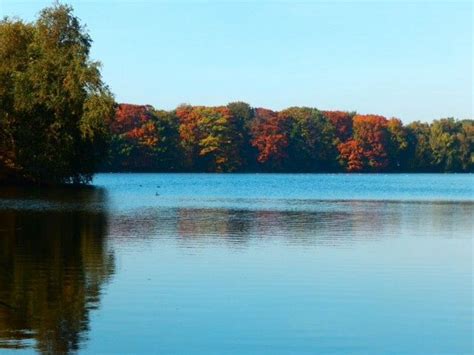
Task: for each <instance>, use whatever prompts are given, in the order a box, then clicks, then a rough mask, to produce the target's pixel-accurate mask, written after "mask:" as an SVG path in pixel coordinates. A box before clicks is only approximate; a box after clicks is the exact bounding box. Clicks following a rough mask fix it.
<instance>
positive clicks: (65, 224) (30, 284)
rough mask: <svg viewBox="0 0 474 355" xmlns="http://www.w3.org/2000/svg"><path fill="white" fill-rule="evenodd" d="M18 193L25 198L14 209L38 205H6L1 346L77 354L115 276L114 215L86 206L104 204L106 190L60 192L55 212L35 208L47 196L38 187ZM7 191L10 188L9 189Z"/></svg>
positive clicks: (0, 218) (0, 228)
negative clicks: (110, 237)
mask: <svg viewBox="0 0 474 355" xmlns="http://www.w3.org/2000/svg"><path fill="white" fill-rule="evenodd" d="M13 195H16V196H17V197H18V196H19V195H20V196H21V197H19V199H18V198H17V199H12V200H11V201H12V203H11V205H12V206H13V205H18V204H19V203H18V202H19V201H23V202H25V201H30V202H31V203H29V204H23V205H24V206H26V207H25V208H15V209H9V208H8V207H7V208H0V301H1V302H2V304H0V349H1V348H24V347H30V346H34V347H36V349H37V350H38V351H39V352H43V353H69V352H74V351H76V350H78V349H79V348H80V346H81V343H82V342H83V341H84V340H85V339H86V338H87V332H88V328H89V316H90V310H92V309H94V308H97V307H98V304H99V300H100V295H101V288H102V287H103V285H104V283H105V282H107V280H109V279H110V277H111V275H112V274H113V273H114V257H113V254H112V253H111V252H110V251H109V250H108V248H107V242H106V228H107V216H106V214H105V212H104V211H103V209H101V208H97V209H95V210H94V209H87V208H82V207H84V206H85V204H84V205H82V203H83V202H85V203H86V202H87V201H88V200H90V201H94V202H100V201H101V200H102V202H103V200H104V198H105V196H104V193H103V191H101V190H98V189H87V190H80V191H78V190H63V191H59V192H58V191H56V192H55V193H53V194H52V195H53V196H54V197H53V201H55V202H56V203H57V204H56V205H55V207H54V208H53V209H44V208H33V209H28V207H27V206H29V207H32V206H35V200H37V199H38V200H40V199H42V197H44V196H37V195H35V193H34V192H26V193H20V194H18V193H12V194H11V196H13ZM2 196H8V193H6V191H4V190H2ZM48 198H49V199H50V200H51V194H49V195H48ZM74 201H76V202H77V201H80V202H81V204H79V205H78V204H75V205H74V204H71V203H73V202H74ZM90 205H92V206H94V204H90ZM81 206H82V207H81Z"/></svg>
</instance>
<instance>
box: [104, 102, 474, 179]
mask: <svg viewBox="0 0 474 355" xmlns="http://www.w3.org/2000/svg"><path fill="white" fill-rule="evenodd" d="M473 147H474V121H473V120H455V119H453V118H445V119H439V120H434V121H433V122H432V123H422V122H413V123H410V124H408V125H403V123H402V122H401V121H400V120H399V119H396V118H390V119H387V118H385V117H383V116H380V115H361V114H357V113H355V112H343V111H320V110H318V109H316V108H310V107H291V108H288V109H285V110H282V111H279V112H277V111H272V110H269V109H265V108H253V107H251V106H250V105H249V104H247V103H244V102H233V103H229V104H228V105H226V106H218V107H208V106H191V105H181V106H179V107H177V108H176V109H175V110H172V111H164V110H156V109H154V108H153V107H152V106H150V105H131V104H119V105H117V107H116V111H115V116H114V119H113V120H112V121H111V124H110V146H109V153H108V158H107V159H106V161H105V163H104V164H103V165H102V170H105V171H190V172H471V171H473V167H474V164H473V163H474V160H473V157H474V154H473Z"/></svg>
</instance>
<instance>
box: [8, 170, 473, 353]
mask: <svg viewBox="0 0 474 355" xmlns="http://www.w3.org/2000/svg"><path fill="white" fill-rule="evenodd" d="M473 188H474V175H469V174H466V175H455V174H453V175H450V174H445V175H437V174H413V175H358V174H353V175H349V174H321V175H318V174H298V175H296V174H295V175H292V174H281V175H278V174H99V175H97V176H96V177H95V178H94V187H87V188H81V189H72V188H56V189H31V188H5V187H4V188H0V352H2V353H3V352H5V353H8V352H10V351H11V352H12V353H15V354H16V353H23V352H25V353H31V352H38V351H39V352H44V353H51V352H61V353H74V352H80V353H90V354H97V353H111V354H118V353H177V354H178V353H179V354H189V353H195V354H198V353H201V354H296V353H306V354H314V353H334V354H336V353H338V354H349V353H359V354H368V353H372V354H382V353H391V354H402V353H409V354H430V353H450V354H468V353H472V352H473V338H472V334H473V264H472V255H473V243H472V241H473V227H474V222H473V217H474V190H473Z"/></svg>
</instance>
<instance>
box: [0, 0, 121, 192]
mask: <svg viewBox="0 0 474 355" xmlns="http://www.w3.org/2000/svg"><path fill="white" fill-rule="evenodd" d="M91 42H92V41H91V38H90V37H89V35H88V33H87V32H86V30H85V29H84V27H83V26H82V25H81V23H80V21H79V19H78V18H77V17H75V16H74V15H73V10H72V8H71V7H70V6H67V5H60V4H56V5H54V6H52V7H49V8H46V9H44V10H43V11H41V13H40V15H39V17H38V19H37V20H36V21H35V22H33V23H25V22H23V21H20V20H13V19H8V18H6V19H4V20H2V21H1V22H0V181H1V180H3V181H5V180H6V181H14V182H19V181H26V182H33V183H69V182H70V183H84V182H89V181H90V179H91V177H92V174H93V173H94V171H95V169H96V168H97V165H98V162H99V160H100V158H101V157H102V156H103V152H104V149H105V144H106V141H107V136H108V120H109V119H110V118H111V117H112V116H113V106H114V100H113V97H112V95H111V93H110V91H109V89H108V88H107V86H106V85H105V84H104V83H103V82H102V79H101V75H100V71H99V63H98V62H94V61H92V60H91V59H90V57H89V50H90V47H91Z"/></svg>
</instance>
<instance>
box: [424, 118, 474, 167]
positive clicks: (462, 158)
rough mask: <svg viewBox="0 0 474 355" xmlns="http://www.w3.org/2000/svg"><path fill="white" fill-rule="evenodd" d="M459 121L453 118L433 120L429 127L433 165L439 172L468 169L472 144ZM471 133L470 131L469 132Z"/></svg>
mask: <svg viewBox="0 0 474 355" xmlns="http://www.w3.org/2000/svg"><path fill="white" fill-rule="evenodd" d="M466 126H468V125H466V124H465V125H464V126H463V123H462V122H461V121H456V120H455V119H454V118H444V119H440V120H435V121H433V123H432V124H431V127H430V131H431V132H430V146H431V149H432V152H433V161H432V163H433V167H434V169H435V170H436V171H440V172H461V171H466V170H468V169H469V166H470V164H471V154H470V153H472V149H471V148H472V146H471V144H470V140H472V135H471V137H470V139H469V138H468V135H467V134H466V131H465V130H464V127H466ZM471 133H472V132H471Z"/></svg>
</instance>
